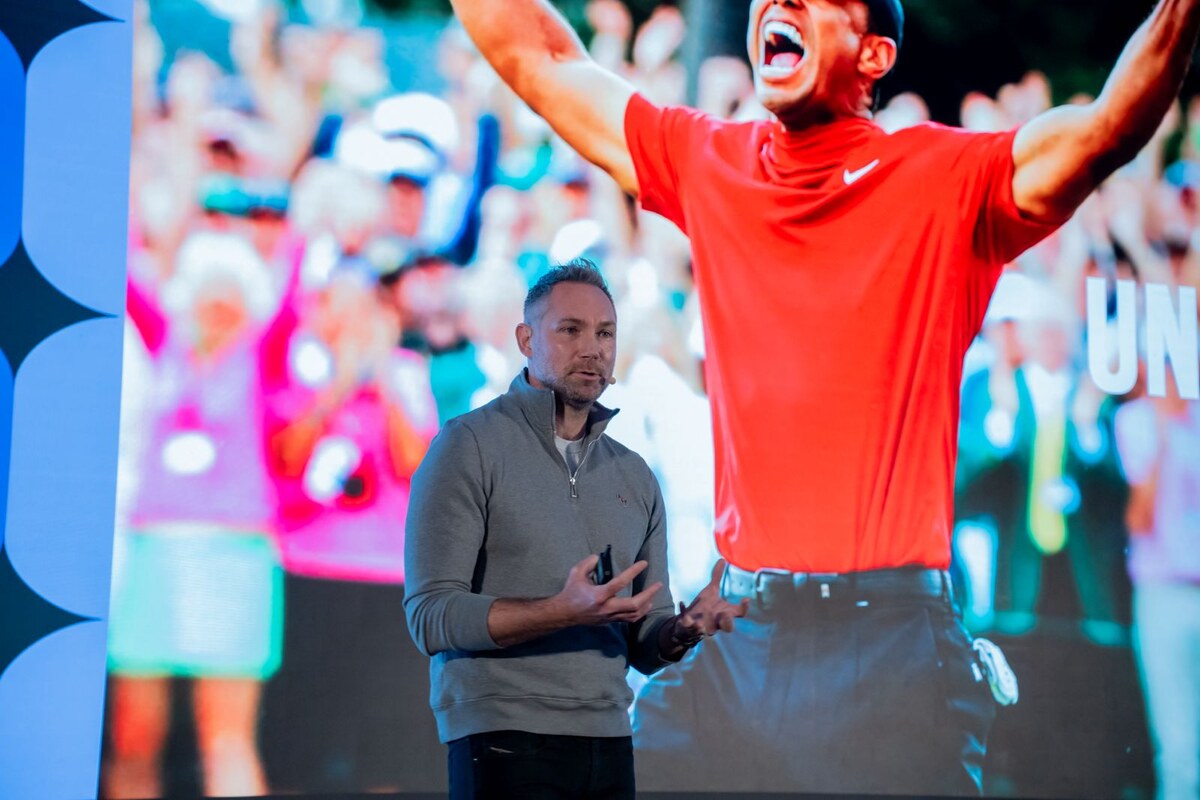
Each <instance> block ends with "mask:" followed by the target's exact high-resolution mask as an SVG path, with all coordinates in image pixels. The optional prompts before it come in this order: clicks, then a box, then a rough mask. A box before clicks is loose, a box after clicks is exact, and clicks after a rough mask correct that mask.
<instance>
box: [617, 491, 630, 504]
mask: <svg viewBox="0 0 1200 800" xmlns="http://www.w3.org/2000/svg"><path fill="white" fill-rule="evenodd" d="M617 502H618V503H620V504H621V505H623V506H627V505H629V501H628V500H626V499H625V495H623V494H619V495H617Z"/></svg>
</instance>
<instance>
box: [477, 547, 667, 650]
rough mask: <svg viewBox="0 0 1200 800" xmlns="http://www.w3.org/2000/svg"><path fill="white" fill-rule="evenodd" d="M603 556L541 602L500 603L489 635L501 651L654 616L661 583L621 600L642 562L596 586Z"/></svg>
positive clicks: (589, 559) (585, 562) (643, 566)
mask: <svg viewBox="0 0 1200 800" xmlns="http://www.w3.org/2000/svg"><path fill="white" fill-rule="evenodd" d="M598 560H599V557H598V556H596V555H590V556H588V557H587V558H585V559H584V560H583V561H580V562H579V563H578V564H576V565H575V566H573V567H571V571H570V572H569V573H567V582H566V583H565V584H564V585H563V588H562V591H561V592H559V593H558V594H556V595H554V596H553V597H546V598H542V599H540V600H517V599H510V598H501V599H499V600H497V601H496V602H494V603H492V607H491V609H490V610H489V612H488V634H489V635H490V636H491V637H492V640H493V641H494V642H495V643H496V644H498V645H499V646H500V647H512V646H513V645H514V644H521V643H523V642H528V641H531V640H533V639H538V638H540V637H542V636H547V635H549V634H551V633H556V632H557V631H561V630H564V629H566V628H572V627H574V626H576V625H608V624H610V623H613V622H625V623H634V622H637V621H638V620H640V619H642V618H643V617H645V616H646V615H647V614H648V613H650V608H651V607H652V604H653V601H654V595H655V594H657V592H658V590H659V589H661V588H662V583H661V582H655V583H652V584H650V585H649V586H647V587H646V588H645V589H643V590H642V591H641V592H639V593H638V594H635V595H634V596H633V597H617V595H618V594H619V593H620V592H621V590H622V589H624V588H625V587H626V586H628V585H629V584H631V583H633V579H634V578H636V577H637V576H638V575H641V574H642V571H643V570H645V569H646V562H645V561H639V562H637V563H636V564H634V565H633V566H632V567H630V568H629V569H627V570H625V571H624V572H622V573H621V574H620V575H617V576H615V577H614V578H613V579H612V580H611V581H609V582H608V583H605V584H602V585H599V586H597V585H596V584H594V583H592V578H591V575H592V570H594V569H595V568H596V562H597V561H598Z"/></svg>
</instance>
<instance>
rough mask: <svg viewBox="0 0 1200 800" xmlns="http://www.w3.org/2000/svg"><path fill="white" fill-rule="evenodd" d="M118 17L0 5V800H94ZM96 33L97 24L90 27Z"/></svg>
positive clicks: (112, 349) (124, 116)
mask: <svg viewBox="0 0 1200 800" xmlns="http://www.w3.org/2000/svg"><path fill="white" fill-rule="evenodd" d="M130 15H131V0H104V1H103V2H100V1H99V0H98V2H95V3H93V4H92V5H87V4H84V3H82V2H79V0H37V1H36V2H34V1H33V0H24V1H22V0H17V2H0V34H3V37H2V38H0V107H3V109H4V113H3V114H2V115H0V355H2V356H3V358H0V797H3V798H5V799H6V800H8V798H13V800H18V799H19V798H26V797H28V798H39V800H41V799H45V800H52V799H53V798H59V797H64V798H65V797H75V798H83V797H89V796H95V794H96V783H97V776H98V774H99V756H100V738H101V725H102V717H103V708H104V664H105V639H106V625H105V623H104V620H105V618H106V617H107V614H108V593H109V576H110V566H111V560H112V520H113V507H114V502H115V497H114V495H115V468H116V445H117V424H118V405H119V398H120V359H121V333H122V329H121V321H120V320H121V317H122V312H123V305H124V303H123V300H124V266H125V241H126V212H127V206H128V164H129V119H130V72H131V56H132V46H131V45H132V41H131V38H132V26H131V25H130V24H128V23H126V22H120V21H118V20H128V19H129V17H130ZM96 23H101V24H96Z"/></svg>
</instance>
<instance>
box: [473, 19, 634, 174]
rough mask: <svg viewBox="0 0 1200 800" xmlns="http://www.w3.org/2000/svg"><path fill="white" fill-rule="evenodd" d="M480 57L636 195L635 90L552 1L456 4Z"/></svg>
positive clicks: (561, 133) (582, 152)
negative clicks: (602, 62) (631, 119)
mask: <svg viewBox="0 0 1200 800" xmlns="http://www.w3.org/2000/svg"><path fill="white" fill-rule="evenodd" d="M452 5H453V6H454V10H455V12H456V13H457V14H458V18H459V19H460V20H461V21H462V24H463V27H464V28H466V31H467V34H468V35H469V36H470V37H471V39H472V40H473V41H474V42H475V46H476V47H478V48H479V52H480V53H482V54H483V56H484V58H486V59H487V60H488V62H489V63H490V64H491V65H492V67H493V68H494V69H495V70H496V72H497V73H498V74H499V75H500V77H501V79H503V80H504V82H505V83H507V84H508V85H509V86H511V87H512V89H513V91H514V92H516V93H517V95H518V96H520V97H521V99H522V100H524V101H525V102H526V103H527V104H528V105H529V107H530V108H532V109H533V110H534V111H535V112H536V113H537V114H538V115H540V116H541V117H542V118H543V119H545V120H546V122H548V123H549V124H550V127H552V128H554V130H555V131H556V132H557V133H558V135H559V136H561V137H562V138H563V139H564V140H565V141H566V142H567V144H569V145H570V146H571V147H573V148H574V149H575V150H577V151H578V152H579V154H580V155H582V156H583V157H584V158H586V159H587V160H588V161H591V162H592V163H593V164H595V165H596V166H598V167H600V168H601V169H603V170H604V171H605V172H607V173H608V174H609V175H611V176H612V177H613V178H614V179H615V180H616V181H617V183H618V184H620V186H621V188H622V189H624V190H625V191H627V192H629V193H630V194H634V195H636V194H637V193H638V184H637V174H636V173H635V171H634V168H633V161H632V159H631V158H630V156H629V147H628V145H627V144H626V142H625V107H626V106H627V105H628V104H629V98H630V97H632V96H633V92H634V89H633V87H632V86H631V85H630V84H629V83H627V82H626V81H624V80H623V79H622V78H620V77H618V76H617V75H615V74H613V73H612V72H609V71H608V70H605V69H604V68H602V67H601V66H599V65H598V64H597V63H596V62H595V61H593V60H592V59H591V58H590V57H589V56H588V53H587V51H586V50H585V49H584V47H583V44H582V42H580V41H579V38H578V37H577V36H576V35H575V33H574V31H572V30H571V27H570V26H569V25H568V24H567V21H566V20H565V19H563V17H562V16H561V15H560V14H559V13H558V12H557V11H556V10H555V9H554V8H553V7H552V6H551V5H550V3H549V2H547V0H503V1H502V2H501V0H452Z"/></svg>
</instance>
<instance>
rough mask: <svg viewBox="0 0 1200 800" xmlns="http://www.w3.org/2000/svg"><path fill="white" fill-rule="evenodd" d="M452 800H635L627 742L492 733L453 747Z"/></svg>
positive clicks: (630, 748) (626, 739)
mask: <svg viewBox="0 0 1200 800" xmlns="http://www.w3.org/2000/svg"><path fill="white" fill-rule="evenodd" d="M449 765H450V797H451V799H452V800H472V799H475V800H490V799H491V798H495V800H511V799H512V798H528V800H542V799H544V800H573V799H574V798H593V799H594V800H633V797H634V778H633V741H632V739H631V738H630V737H628V736H623V737H618V738H594V737H588V736H547V735H544V734H540V733H525V732H524V731H491V732H489V733H477V734H475V735H473V736H465V737H463V738H461V739H455V740H454V741H452V742H450V753H449Z"/></svg>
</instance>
